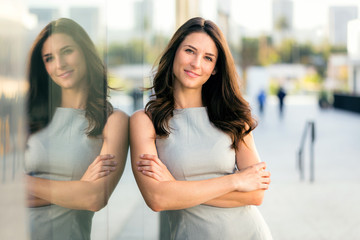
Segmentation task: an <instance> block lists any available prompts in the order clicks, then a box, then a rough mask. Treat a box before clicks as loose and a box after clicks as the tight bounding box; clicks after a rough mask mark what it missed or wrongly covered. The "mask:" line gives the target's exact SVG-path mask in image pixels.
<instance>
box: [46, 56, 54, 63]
mask: <svg viewBox="0 0 360 240" xmlns="http://www.w3.org/2000/svg"><path fill="white" fill-rule="evenodd" d="M53 59H54V58H53V57H52V56H49V57H46V58H45V62H47V63H48V62H51V61H52V60H53Z"/></svg>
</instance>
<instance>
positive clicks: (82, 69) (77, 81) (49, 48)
mask: <svg viewBox="0 0 360 240" xmlns="http://www.w3.org/2000/svg"><path fill="white" fill-rule="evenodd" d="M41 55H42V58H43V61H44V65H45V68H46V71H47V73H48V74H49V76H50V77H51V79H52V80H53V81H54V82H55V83H56V84H57V85H59V86H60V87H61V88H62V89H76V90H82V89H83V88H84V87H85V86H86V62H85V57H84V54H83V52H82V50H81V49H80V46H79V45H78V44H77V43H76V42H75V41H74V40H73V39H72V37H70V36H68V35H66V34H63V33H54V34H52V35H51V36H50V37H48V39H47V40H46V41H45V42H44V45H43V48H42V51H41Z"/></svg>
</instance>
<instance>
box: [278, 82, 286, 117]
mask: <svg viewBox="0 0 360 240" xmlns="http://www.w3.org/2000/svg"><path fill="white" fill-rule="evenodd" d="M276 96H277V97H278V99H279V115H280V117H281V118H282V117H283V116H284V99H285V97H286V92H285V90H284V88H283V87H282V86H280V87H279V89H278V91H277V93H276Z"/></svg>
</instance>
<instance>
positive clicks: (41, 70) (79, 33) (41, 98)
mask: <svg viewBox="0 0 360 240" xmlns="http://www.w3.org/2000/svg"><path fill="white" fill-rule="evenodd" d="M54 33H63V34H66V35H68V36H70V37H71V38H72V39H73V40H74V41H75V42H76V43H77V44H78V45H79V47H80V48H81V50H82V52H83V54H84V57H85V61H86V68H87V70H86V71H87V84H88V97H87V102H86V108H85V110H86V111H85V117H86V118H87V120H88V121H89V126H88V129H87V130H86V134H87V135H88V136H97V135H100V134H101V133H102V130H103V128H104V126H105V123H106V121H107V117H108V116H109V115H110V114H111V113H112V112H113V107H112V105H111V104H110V103H109V101H108V100H107V98H108V83H107V74H106V69H105V66H104V64H103V63H102V61H101V59H100V57H99V55H98V53H97V51H96V48H95V45H94V43H93V42H92V41H91V39H90V37H89V36H88V34H87V33H86V32H85V30H84V29H83V28H82V27H81V26H80V25H79V24H77V23H76V22H75V21H73V20H71V19H67V18H60V19H58V20H54V21H52V22H50V23H49V24H48V25H46V26H45V28H44V29H43V30H42V31H41V32H40V33H39V35H38V36H37V38H36V40H35V41H34V43H33V46H32V48H31V50H30V54H29V64H28V79H29V83H30V91H29V93H28V101H27V114H28V121H29V132H30V134H32V133H34V132H36V131H39V130H41V129H42V128H44V127H46V126H47V125H48V124H49V122H50V121H51V118H52V116H53V114H54V112H55V109H56V108H57V107H59V106H60V103H61V89H60V87H59V86H58V85H57V84H55V83H54V82H53V81H52V80H51V78H50V76H49V75H48V73H47V71H46V69H45V65H44V62H43V59H42V56H41V50H42V48H43V45H44V42H45V41H46V40H47V39H48V38H49V37H50V36H51V35H52V34H54Z"/></svg>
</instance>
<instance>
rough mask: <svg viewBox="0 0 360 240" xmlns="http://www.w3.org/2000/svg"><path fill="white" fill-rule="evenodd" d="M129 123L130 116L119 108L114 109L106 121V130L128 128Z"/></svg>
mask: <svg viewBox="0 0 360 240" xmlns="http://www.w3.org/2000/svg"><path fill="white" fill-rule="evenodd" d="M128 125H129V116H128V115H127V114H126V113H125V112H123V111H121V110H119V109H114V111H113V112H112V113H111V114H110V115H109V117H108V119H107V121H106V124H105V127H104V130H105V129H109V128H111V129H113V128H127V127H128Z"/></svg>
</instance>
